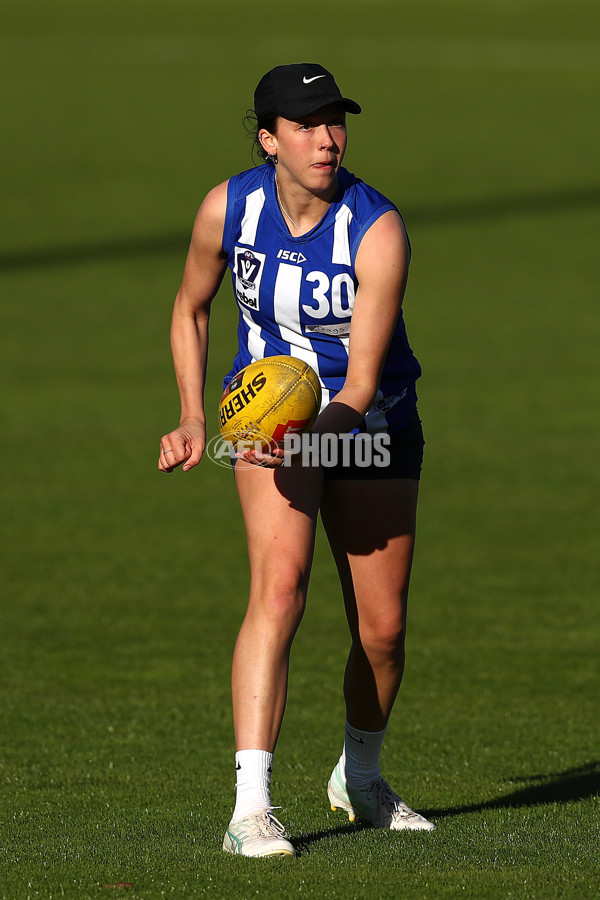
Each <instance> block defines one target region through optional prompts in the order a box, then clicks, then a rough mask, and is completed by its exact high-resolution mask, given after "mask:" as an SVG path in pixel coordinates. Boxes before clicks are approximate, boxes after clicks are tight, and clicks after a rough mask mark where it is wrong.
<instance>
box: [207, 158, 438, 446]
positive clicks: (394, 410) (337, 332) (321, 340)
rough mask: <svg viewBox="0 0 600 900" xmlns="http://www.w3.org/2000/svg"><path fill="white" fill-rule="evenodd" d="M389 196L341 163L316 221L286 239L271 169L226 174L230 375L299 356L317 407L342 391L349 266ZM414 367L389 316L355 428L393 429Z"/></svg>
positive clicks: (409, 408)
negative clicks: (260, 362)
mask: <svg viewBox="0 0 600 900" xmlns="http://www.w3.org/2000/svg"><path fill="white" fill-rule="evenodd" d="M390 209H396V207H395V206H394V204H393V203H391V202H390V201H389V200H388V199H386V198H385V197H384V196H383V194H380V193H379V192H378V191H376V190H375V189H374V188H372V187H369V186H368V185H367V184H365V183H364V182H363V181H361V180H360V179H359V178H356V177H355V176H354V175H352V174H351V173H350V172H348V171H346V169H343V168H342V169H340V170H339V173H338V193H337V195H336V197H335V199H334V202H333V203H331V205H330V206H329V208H328V210H327V212H326V213H325V215H324V216H323V218H322V219H321V221H320V222H319V223H318V224H317V225H315V227H314V228H313V229H312V230H311V231H309V232H308V233H307V234H303V235H302V236H301V237H292V236H291V235H290V233H289V231H288V228H287V226H286V224H285V220H284V219H283V216H282V213H281V211H280V209H279V205H278V203H277V196H276V190H275V169H274V167H273V166H272V165H261V166H258V167H257V168H254V169H250V170H249V171H247V172H242V173H241V174H239V175H236V176H234V177H233V178H231V179H230V181H229V187H228V194H227V214H226V218H225V228H224V232H223V249H224V251H225V252H226V253H227V258H228V265H229V268H230V269H231V274H232V280H233V291H234V295H235V298H236V300H237V304H238V307H239V313H240V315H239V327H238V341H239V349H238V353H237V355H236V357H235V360H234V362H233V366H232V369H231V371H230V372H229V373H228V374H227V376H226V377H225V379H224V384H225V385H226V384H227V383H228V382H229V380H230V379H231V377H232V376H233V375H234V374H235V372H238V371H239V370H240V369H242V368H243V367H244V366H246V365H248V363H250V362H253V361H254V360H256V359H262V358H264V357H266V356H279V355H289V356H296V357H298V358H299V359H302V360H304V361H305V362H307V363H309V364H310V365H311V366H312V367H313V369H314V370H315V372H316V373H317V375H318V376H319V379H320V381H321V387H322V390H323V406H325V405H327V403H329V401H330V400H332V399H333V397H334V396H335V395H336V393H337V392H338V391H339V390H340V389H341V388H342V386H343V384H344V379H345V377H346V370H347V366H348V344H349V337H350V325H351V321H352V308H353V305H354V297H355V294H356V290H357V288H358V281H357V278H356V273H355V271H354V263H355V259H356V253H357V250H358V247H359V244H360V242H361V240H362V238H363V235H364V234H365V232H366V231H367V229H368V228H370V226H371V225H372V224H373V222H375V221H376V220H377V219H378V218H379V217H380V216H381V215H382V214H383V213H384V212H387V211H388V210H390ZM420 374H421V367H420V366H419V363H418V362H417V360H416V358H415V356H414V355H413V352H412V350H411V348H410V346H409V343H408V340H407V337H406V330H405V327H404V321H403V318H402V314H400V318H399V320H398V324H397V326H396V329H395V332H394V335H393V337H392V341H391V344H390V348H389V351H388V355H387V358H386V362H385V365H384V369H383V375H382V378H381V383H380V389H379V392H378V394H377V398H376V400H375V403H374V404H373V406H372V408H371V409H370V410H369V411H368V413H367V415H366V417H365V419H364V420H363V422H362V423H361V426H360V427H359V429H358V430H360V431H372V432H375V431H390V432H393V431H394V430H396V429H398V428H401V427H402V425H404V424H405V423H406V422H407V421H408V419H409V418H410V416H411V414H412V412H413V411H414V408H415V405H416V391H415V382H416V380H417V378H418V377H419V375H420Z"/></svg>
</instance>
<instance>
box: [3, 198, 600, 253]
mask: <svg viewBox="0 0 600 900" xmlns="http://www.w3.org/2000/svg"><path fill="white" fill-rule="evenodd" d="M599 206H600V186H598V185H591V186H589V187H583V188H577V187H571V188H555V189H550V190H546V191H537V192H534V191H531V192H529V193H522V194H515V195H513V196H510V195H509V196H500V197H487V198H482V199H480V200H463V201H457V202H455V203H451V204H446V205H444V206H439V205H438V206H424V207H421V208H419V207H416V208H414V209H410V207H409V208H407V209H405V210H403V213H404V218H405V219H406V222H407V225H408V227H409V229H410V228H411V227H412V226H428V225H449V224H456V223H457V222H479V221H485V220H490V219H498V218H503V217H507V216H508V217H511V216H512V217H516V216H523V215H531V214H533V215H536V214H540V213H542V214H544V213H555V212H568V211H569V210H583V209H593V208H597V207H599ZM190 236H191V232H190V231H181V232H179V231H178V232H171V233H167V234H162V235H155V236H143V235H141V236H139V237H129V238H126V237H124V238H119V239H110V240H100V241H86V242H84V243H81V244H72V245H70V246H65V247H46V248H39V249H37V250H36V249H31V250H15V251H8V252H5V253H1V254H0V271H10V270H13V269H14V270H18V269H31V268H46V267H51V266H56V267H60V266H67V265H74V264H77V263H87V262H95V261H105V260H119V259H131V258H135V257H142V258H144V257H147V256H152V255H156V254H160V253H175V252H176V253H179V254H181V255H183V254H185V253H186V251H187V248H188V246H189V242H190Z"/></svg>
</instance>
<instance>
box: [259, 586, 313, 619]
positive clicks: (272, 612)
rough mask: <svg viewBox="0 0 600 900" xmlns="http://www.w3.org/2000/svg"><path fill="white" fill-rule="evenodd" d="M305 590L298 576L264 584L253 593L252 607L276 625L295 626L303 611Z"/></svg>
mask: <svg viewBox="0 0 600 900" xmlns="http://www.w3.org/2000/svg"><path fill="white" fill-rule="evenodd" d="M305 603H306V591H305V589H304V586H303V584H302V583H301V582H300V580H299V579H298V578H295V577H293V576H292V577H289V578H283V579H278V580H277V581H275V582H273V583H271V584H269V585H265V586H264V587H263V588H262V590H260V591H259V592H258V594H255V599H254V607H255V609H256V608H258V609H259V610H260V613H261V614H262V615H263V616H264V617H265V618H266V619H267V620H268V621H270V622H272V623H273V624H275V625H277V626H278V627H284V626H285V625H288V626H290V625H291V626H292V627H294V626H297V625H298V624H299V622H300V619H301V618H302V615H303V613H304V607H305Z"/></svg>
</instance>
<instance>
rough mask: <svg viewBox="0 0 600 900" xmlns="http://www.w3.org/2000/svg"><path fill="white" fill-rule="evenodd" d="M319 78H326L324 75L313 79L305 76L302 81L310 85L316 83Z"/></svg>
mask: <svg viewBox="0 0 600 900" xmlns="http://www.w3.org/2000/svg"><path fill="white" fill-rule="evenodd" d="M317 78H325V76H324V75H314V76H313V77H312V78H307V77H306V75H305V76H304V78H303V79H302V81H303V82H304V84H310V83H311V81H316V80H317Z"/></svg>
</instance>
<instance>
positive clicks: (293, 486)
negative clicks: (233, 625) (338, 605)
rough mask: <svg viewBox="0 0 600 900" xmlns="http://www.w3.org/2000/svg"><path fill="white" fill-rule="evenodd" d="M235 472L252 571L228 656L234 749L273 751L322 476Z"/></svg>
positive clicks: (241, 468)
mask: <svg viewBox="0 0 600 900" xmlns="http://www.w3.org/2000/svg"><path fill="white" fill-rule="evenodd" d="M235 472H236V482H237V487H238V493H239V496H240V502H241V505H242V511H243V515H244V522H245V525H246V535H247V541H248V555H249V559H250V573H251V578H250V599H249V603H248V610H247V613H246V616H245V618H244V621H243V623H242V627H241V629H240V632H239V635H238V639H237V643H236V646H235V652H234V658H233V671H232V695H233V717H234V726H235V740H236V748H237V749H238V750H246V749H260V750H267V751H270V752H273V750H274V749H275V744H276V743H277V738H278V736H279V730H280V728H281V721H282V718H283V713H284V709H285V702H286V696H287V679H288V667H289V655H290V648H291V645H292V640H293V638H294V635H295V633H296V629H297V628H298V625H299V624H300V621H301V619H302V615H303V613H304V607H305V602H306V593H307V589H308V579H309V575H310V568H311V564H312V557H313V550H314V540H315V523H316V517H317V511H318V507H319V502H320V499H321V489H322V477H321V472H320V470H318V469H302V468H300V467H296V466H294V467H293V468H291V469H287V468H280V469H262V468H259V467H257V466H252V465H250V464H247V463H245V462H243V461H241V460H240V461H238V462H237V464H236V467H235Z"/></svg>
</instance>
